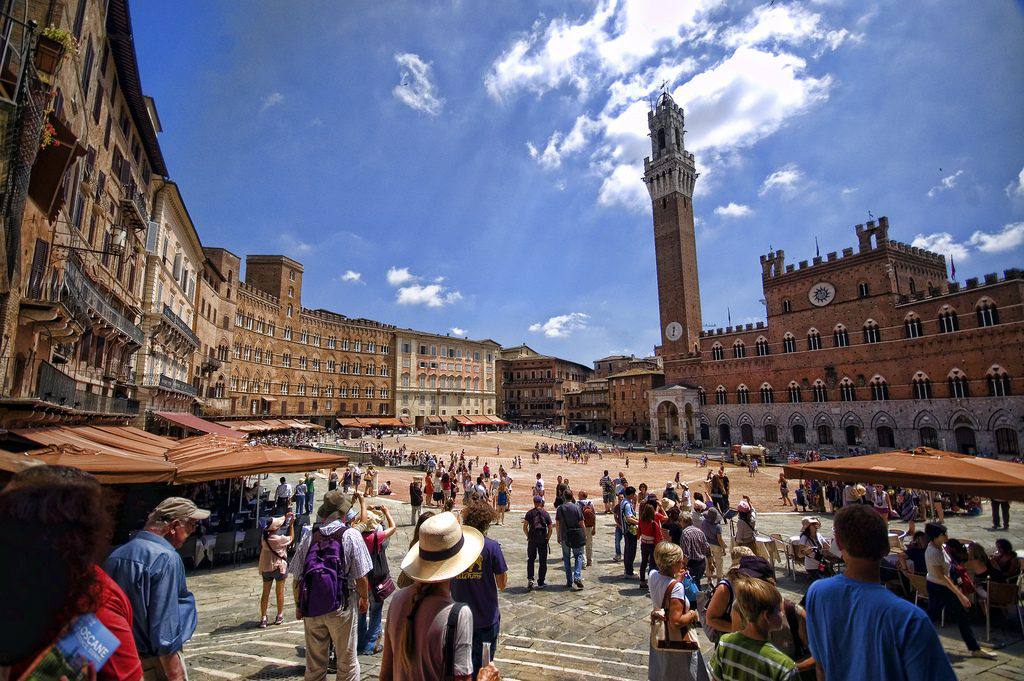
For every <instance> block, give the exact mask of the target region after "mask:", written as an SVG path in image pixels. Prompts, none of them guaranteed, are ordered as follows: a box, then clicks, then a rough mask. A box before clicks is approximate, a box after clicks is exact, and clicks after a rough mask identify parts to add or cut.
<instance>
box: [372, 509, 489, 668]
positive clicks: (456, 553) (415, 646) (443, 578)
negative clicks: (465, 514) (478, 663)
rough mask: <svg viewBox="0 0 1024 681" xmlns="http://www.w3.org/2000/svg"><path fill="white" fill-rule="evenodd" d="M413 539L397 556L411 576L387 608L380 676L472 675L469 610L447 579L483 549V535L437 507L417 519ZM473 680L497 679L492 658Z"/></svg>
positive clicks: (471, 561)
mask: <svg viewBox="0 0 1024 681" xmlns="http://www.w3.org/2000/svg"><path fill="white" fill-rule="evenodd" d="M419 530H420V535H419V536H420V538H419V541H418V542H417V543H416V544H414V545H413V546H412V548H410V549H409V552H408V553H407V554H406V555H405V558H404V559H403V560H402V571H403V572H404V573H405V574H406V575H408V576H409V578H410V579H412V580H413V582H414V584H413V585H412V586H409V587H406V588H404V589H401V590H399V591H398V592H397V593H396V594H395V595H394V597H393V598H392V601H391V606H390V608H389V609H388V623H387V627H386V629H385V632H384V652H383V655H382V657H381V664H380V680H381V681H434V680H435V679H454V680H455V681H470V680H471V679H473V613H472V611H471V610H470V608H469V607H467V606H466V605H464V604H461V603H456V602H455V600H453V598H452V593H451V584H452V580H453V579H454V578H455V577H457V576H458V575H460V574H462V573H463V572H465V571H466V570H467V569H468V568H469V567H470V566H472V565H473V564H474V562H476V560H477V559H478V558H479V556H480V553H481V551H482V550H483V544H484V538H483V535H482V534H481V533H480V531H479V530H477V529H476V528H475V527H470V526H463V525H460V524H459V521H458V519H457V518H456V517H455V516H454V515H453V514H451V513H439V514H437V515H435V516H432V517H430V518H428V519H427V520H426V521H424V522H423V524H422V525H420V528H419ZM476 678H477V680H478V681H496V680H497V679H500V674H498V670H497V669H496V668H495V667H494V665H493V663H492V664H490V665H488V666H487V667H484V668H483V669H481V670H480V673H479V674H478V675H477V677H476Z"/></svg>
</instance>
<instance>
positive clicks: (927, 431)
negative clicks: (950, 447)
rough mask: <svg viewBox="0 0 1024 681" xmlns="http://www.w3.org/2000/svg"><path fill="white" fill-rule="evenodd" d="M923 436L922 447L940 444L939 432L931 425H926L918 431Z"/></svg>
mask: <svg viewBox="0 0 1024 681" xmlns="http://www.w3.org/2000/svg"><path fill="white" fill-rule="evenodd" d="M918 434H919V435H920V436H921V446H922V447H938V446H939V432H938V431H937V430H935V429H934V428H932V427H931V426H924V427H923V428H921V430H919V431H918Z"/></svg>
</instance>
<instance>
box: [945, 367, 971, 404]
mask: <svg viewBox="0 0 1024 681" xmlns="http://www.w3.org/2000/svg"><path fill="white" fill-rule="evenodd" d="M947 383H948V385H949V396H950V397H953V398H956V399H965V398H967V397H970V396H971V388H970V384H969V383H968V382H967V376H966V375H964V372H962V371H960V370H959V369H953V370H952V371H950V372H949V379H948V381H947Z"/></svg>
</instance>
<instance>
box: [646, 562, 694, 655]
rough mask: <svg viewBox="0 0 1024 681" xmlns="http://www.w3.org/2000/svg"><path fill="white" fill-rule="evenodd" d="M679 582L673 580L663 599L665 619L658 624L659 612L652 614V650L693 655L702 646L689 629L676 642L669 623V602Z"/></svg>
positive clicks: (682, 631)
mask: <svg viewBox="0 0 1024 681" xmlns="http://www.w3.org/2000/svg"><path fill="white" fill-rule="evenodd" d="M678 583H679V580H676V579H673V580H672V581H671V582H670V583H669V585H668V588H667V589H665V597H664V599H662V603H661V606H662V610H661V612H663V613H664V619H663V620H662V621H661V622H658V621H657V619H656V618H655V616H654V615H655V613H657V612H658V611H657V610H654V611H652V612H651V648H652V649H653V650H657V651H660V652H673V653H692V652H693V651H695V650H700V646H699V645H698V644H697V641H695V640H693V638H692V637H691V636H690V635H689V628H686V629H682V630H680V632H679V633H680V634H681V638H680V639H679V640H675V639H673V638H672V635H671V629H670V628H669V623H668V610H669V606H668V603H669V600H670V599H671V598H672V589H674V588H675V586H676V584H678Z"/></svg>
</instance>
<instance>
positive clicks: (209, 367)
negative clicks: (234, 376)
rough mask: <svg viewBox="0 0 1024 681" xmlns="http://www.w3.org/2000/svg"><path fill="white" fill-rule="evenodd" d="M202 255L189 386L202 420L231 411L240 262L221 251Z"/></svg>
mask: <svg viewBox="0 0 1024 681" xmlns="http://www.w3.org/2000/svg"><path fill="white" fill-rule="evenodd" d="M203 252H204V254H205V255H206V258H205V260H204V261H203V267H202V270H201V275H200V277H199V282H198V284H197V288H196V303H195V316H194V318H193V319H194V321H193V323H192V328H193V329H194V330H195V333H196V337H197V338H198V339H199V353H198V356H197V357H196V358H195V361H194V363H193V377H192V384H193V385H194V386H195V388H196V393H197V395H198V396H199V404H200V413H202V414H203V415H204V416H211V417H217V416H226V415H228V414H229V413H230V410H231V400H230V398H229V397H228V377H229V376H230V375H231V354H232V353H231V348H232V347H233V346H234V342H233V341H234V337H235V331H234V329H235V327H234V319H235V307H236V305H235V296H236V294H237V291H238V284H237V279H236V277H237V275H238V272H239V271H240V269H241V262H240V260H239V258H238V256H237V255H235V254H234V253H232V252H230V251H227V250H225V249H223V248H204V249H203Z"/></svg>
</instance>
